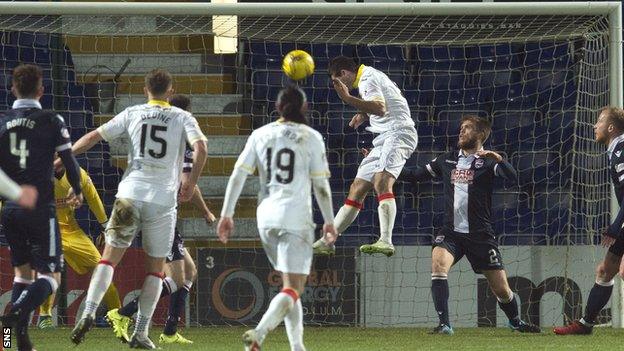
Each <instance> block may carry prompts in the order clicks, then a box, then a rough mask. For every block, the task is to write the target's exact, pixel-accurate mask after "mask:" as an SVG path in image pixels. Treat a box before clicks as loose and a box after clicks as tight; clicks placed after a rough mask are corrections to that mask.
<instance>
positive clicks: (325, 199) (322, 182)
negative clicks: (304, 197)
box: [312, 178, 338, 245]
mask: <svg viewBox="0 0 624 351" xmlns="http://www.w3.org/2000/svg"><path fill="white" fill-rule="evenodd" d="M312 188H313V189H314V197H315V198H316V203H317V204H318V206H319V209H320V210H321V214H322V215H323V221H324V222H325V224H324V226H323V236H324V239H325V243H326V244H328V245H331V244H333V243H334V242H335V241H336V239H337V238H338V233H337V232H336V229H335V228H334V208H333V205H332V198H331V187H330V186H329V180H327V178H314V179H312Z"/></svg>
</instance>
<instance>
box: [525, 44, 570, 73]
mask: <svg viewBox="0 0 624 351" xmlns="http://www.w3.org/2000/svg"><path fill="white" fill-rule="evenodd" d="M523 51H524V52H525V56H524V62H523V66H524V67H525V68H527V69H553V68H566V67H569V66H570V65H571V64H572V63H573V57H572V55H570V53H569V45H568V43H567V42H553V41H543V42H539V43H526V44H525V45H524V50H523Z"/></svg>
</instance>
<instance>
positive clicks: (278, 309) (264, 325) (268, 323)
mask: <svg viewBox="0 0 624 351" xmlns="http://www.w3.org/2000/svg"><path fill="white" fill-rule="evenodd" d="M293 294H294V296H297V293H296V292H295V291H294V290H292V289H284V290H282V292H281V293H279V294H277V295H275V297H274V298H273V300H271V303H270V304H269V308H268V309H267V311H266V312H265V313H264V315H263V316H262V319H261V320H260V323H258V326H257V327H256V332H257V334H258V338H259V342H260V344H262V342H263V341H264V338H265V337H266V335H267V334H268V333H269V332H270V331H271V330H273V329H275V328H276V327H277V326H278V325H279V324H280V323H281V322H282V320H284V317H285V316H286V314H288V312H290V310H291V309H292V308H293V306H294V304H295V298H294V297H293ZM297 299H298V297H297Z"/></svg>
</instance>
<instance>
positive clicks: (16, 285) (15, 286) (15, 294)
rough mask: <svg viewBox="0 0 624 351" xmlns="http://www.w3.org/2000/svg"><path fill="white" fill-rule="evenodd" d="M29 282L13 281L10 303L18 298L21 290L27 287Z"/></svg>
mask: <svg viewBox="0 0 624 351" xmlns="http://www.w3.org/2000/svg"><path fill="white" fill-rule="evenodd" d="M29 286H30V284H24V283H17V282H13V291H12V293H11V303H15V301H17V299H19V297H20V295H22V292H24V290H26V288H28V287H29Z"/></svg>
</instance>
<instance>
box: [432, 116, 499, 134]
mask: <svg viewBox="0 0 624 351" xmlns="http://www.w3.org/2000/svg"><path fill="white" fill-rule="evenodd" d="M466 115H476V116H479V117H482V118H486V119H487V118H488V113H487V111H482V110H441V111H439V112H438V113H437V116H436V121H437V125H438V126H439V127H440V130H442V131H444V133H445V135H447V136H451V135H459V127H460V126H461V119H462V117H464V116H466Z"/></svg>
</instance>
